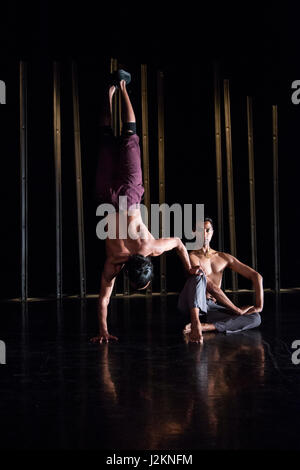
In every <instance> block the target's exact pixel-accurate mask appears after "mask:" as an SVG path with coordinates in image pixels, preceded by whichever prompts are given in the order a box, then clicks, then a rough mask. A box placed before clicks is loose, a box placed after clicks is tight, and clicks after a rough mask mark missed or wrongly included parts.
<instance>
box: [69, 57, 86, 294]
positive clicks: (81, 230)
mask: <svg viewBox="0 0 300 470" xmlns="http://www.w3.org/2000/svg"><path fill="white" fill-rule="evenodd" d="M72 95H73V121H74V149H75V173H76V197H77V222H78V249H79V269H80V297H85V295H86V267H85V244H84V216H83V200H82V171H81V146H80V119H79V98H78V73H77V67H76V64H75V62H74V61H73V62H72Z"/></svg>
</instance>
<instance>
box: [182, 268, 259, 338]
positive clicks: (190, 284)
mask: <svg viewBox="0 0 300 470" xmlns="http://www.w3.org/2000/svg"><path fill="white" fill-rule="evenodd" d="M177 307H178V309H179V311H180V312H181V313H183V314H189V313H190V310H191V308H199V317H200V321H201V318H204V317H206V318H205V323H212V324H213V325H214V326H215V328H216V330H218V331H219V332H224V333H238V332H240V331H244V330H250V329H251V328H256V327H257V326H259V325H260V324H261V316H260V314H259V313H250V314H249V315H247V314H246V315H235V314H233V313H232V312H231V311H230V310H227V309H226V307H223V306H222V305H218V304H217V303H215V302H214V301H213V300H211V299H207V298H206V277H205V275H204V274H202V275H200V274H199V275H193V276H190V277H189V278H188V279H187V280H186V283H185V285H184V288H183V289H182V291H181V293H180V294H179V298H178V304H177Z"/></svg>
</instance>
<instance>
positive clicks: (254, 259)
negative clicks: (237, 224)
mask: <svg viewBox="0 0 300 470" xmlns="http://www.w3.org/2000/svg"><path fill="white" fill-rule="evenodd" d="M247 124H248V158H249V191H250V222H251V253H252V268H253V269H255V270H256V271H257V243H256V207H255V178H254V141H253V111H252V98H251V97H250V96H247Z"/></svg>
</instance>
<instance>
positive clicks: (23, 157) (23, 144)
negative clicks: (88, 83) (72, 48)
mask: <svg viewBox="0 0 300 470" xmlns="http://www.w3.org/2000/svg"><path fill="white" fill-rule="evenodd" d="M20 165H21V175H20V176H21V180H20V194H21V300H22V302H24V301H26V300H27V298H28V175H27V172H28V148H27V63H25V62H20Z"/></svg>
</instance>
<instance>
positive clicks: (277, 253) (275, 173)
mask: <svg viewBox="0 0 300 470" xmlns="http://www.w3.org/2000/svg"><path fill="white" fill-rule="evenodd" d="M272 124H273V198H274V258H275V292H276V293H277V294H278V293H279V292H280V232H279V179H278V110H277V105H274V106H272Z"/></svg>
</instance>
